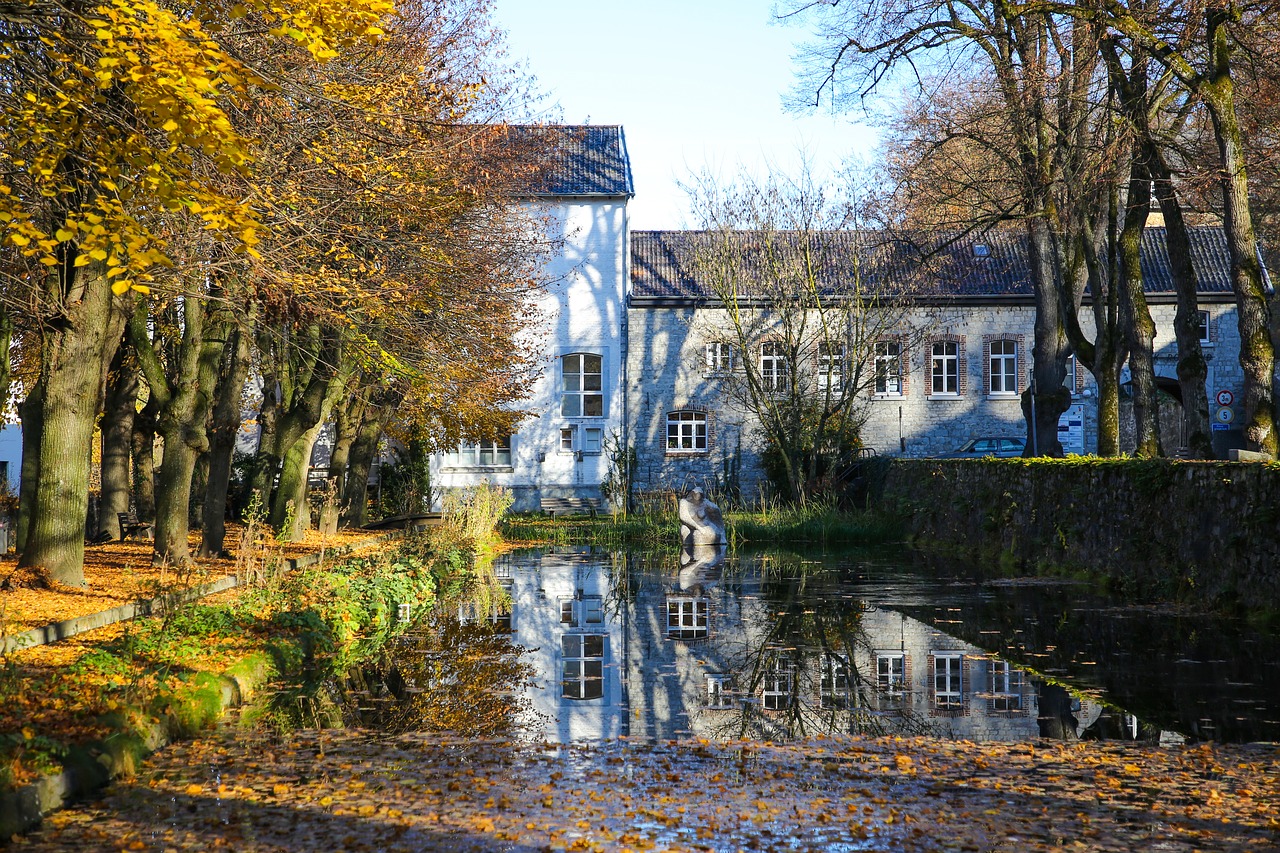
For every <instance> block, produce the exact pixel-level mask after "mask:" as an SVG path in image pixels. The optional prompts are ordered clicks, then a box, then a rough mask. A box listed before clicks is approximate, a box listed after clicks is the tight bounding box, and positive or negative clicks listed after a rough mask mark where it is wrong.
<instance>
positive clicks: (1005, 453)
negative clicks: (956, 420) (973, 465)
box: [939, 436, 1027, 459]
mask: <svg viewBox="0 0 1280 853" xmlns="http://www.w3.org/2000/svg"><path fill="white" fill-rule="evenodd" d="M1026 446H1027V442H1026V441H1025V440H1024V439H1021V438H1002V437H997V436H982V437H980V438H971V439H969V440H968V441H966V442H965V443H964V444H962V445H960V447H958V448H956V449H955V450H952V451H951V452H950V453H943V454H941V455H940V456H939V458H940V459H981V458H984V457H987V456H996V457H1000V458H1004V459H1008V458H1011V457H1015V456H1021V455H1022V451H1023V450H1024V449H1025V448H1026Z"/></svg>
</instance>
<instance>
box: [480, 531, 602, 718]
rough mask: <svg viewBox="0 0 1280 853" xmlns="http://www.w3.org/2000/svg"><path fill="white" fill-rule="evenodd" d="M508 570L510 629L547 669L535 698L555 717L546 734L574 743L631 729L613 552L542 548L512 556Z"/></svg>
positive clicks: (540, 677)
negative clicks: (621, 665)
mask: <svg viewBox="0 0 1280 853" xmlns="http://www.w3.org/2000/svg"><path fill="white" fill-rule="evenodd" d="M500 571H501V573H502V574H504V575H506V574H509V586H508V588H509V591H510V594H511V611H510V614H508V615H507V616H506V618H507V619H508V620H509V624H510V629H511V631H512V632H514V633H515V635H516V640H517V642H519V643H520V644H521V645H523V646H525V647H527V648H528V649H530V656H531V660H530V663H532V664H533V665H534V667H535V668H536V670H537V672H538V673H539V675H538V686H537V688H536V689H535V690H534V691H533V695H532V696H531V699H532V703H533V710H534V711H535V712H536V713H538V714H539V715H541V716H543V717H545V718H546V719H547V720H548V722H547V730H546V731H545V735H546V736H547V737H548V738H549V739H552V740H558V741H562V742H567V741H572V740H593V739H598V738H614V737H617V736H619V735H621V734H624V733H625V732H624V730H623V726H624V725H625V724H626V716H625V713H624V710H623V699H622V697H623V683H622V679H621V678H620V677H619V673H620V669H619V665H618V662H619V659H620V657H621V655H622V650H623V648H624V623H623V620H622V619H621V618H620V615H621V614H619V611H618V609H617V606H616V601H615V596H614V595H613V588H612V585H611V579H610V575H609V571H608V569H607V557H606V558H604V559H603V560H602V557H601V555H599V554H597V555H595V556H594V557H591V556H589V555H585V554H572V553H558V554H542V555H539V556H536V557H522V558H521V559H519V560H518V561H515V560H508V561H506V562H504V564H503V565H502V566H501V567H500ZM505 582H506V579H505V578H504V584H505Z"/></svg>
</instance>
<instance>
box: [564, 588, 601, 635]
mask: <svg viewBox="0 0 1280 853" xmlns="http://www.w3.org/2000/svg"><path fill="white" fill-rule="evenodd" d="M560 624H561V625H568V626H570V627H572V628H586V627H590V626H592V625H603V624H604V599H602V598H601V597H600V596H598V595H584V596H581V597H579V598H562V599H560Z"/></svg>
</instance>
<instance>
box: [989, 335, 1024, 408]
mask: <svg viewBox="0 0 1280 853" xmlns="http://www.w3.org/2000/svg"><path fill="white" fill-rule="evenodd" d="M990 382H991V385H990V388H989V391H990V393H991V394H992V396H1001V395H1003V396H1010V395H1014V394H1017V393H1018V342H1017V341H1011V340H1008V339H1004V338H1001V339H998V340H994V341H992V342H991V373H990Z"/></svg>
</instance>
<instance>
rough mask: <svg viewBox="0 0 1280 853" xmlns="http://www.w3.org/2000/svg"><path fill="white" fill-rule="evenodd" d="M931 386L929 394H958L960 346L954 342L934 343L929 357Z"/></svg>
mask: <svg viewBox="0 0 1280 853" xmlns="http://www.w3.org/2000/svg"><path fill="white" fill-rule="evenodd" d="M930 369H931V371H932V373H931V378H932V380H933V385H932V389H931V392H930V393H933V394H959V393H960V345H959V344H958V343H956V342H955V341H936V342H935V343H934V345H933V352H932V355H931V366H930Z"/></svg>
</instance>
